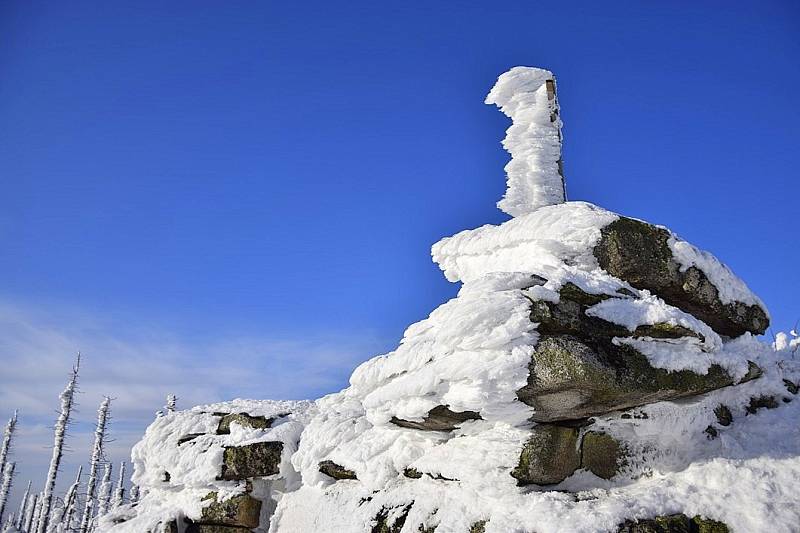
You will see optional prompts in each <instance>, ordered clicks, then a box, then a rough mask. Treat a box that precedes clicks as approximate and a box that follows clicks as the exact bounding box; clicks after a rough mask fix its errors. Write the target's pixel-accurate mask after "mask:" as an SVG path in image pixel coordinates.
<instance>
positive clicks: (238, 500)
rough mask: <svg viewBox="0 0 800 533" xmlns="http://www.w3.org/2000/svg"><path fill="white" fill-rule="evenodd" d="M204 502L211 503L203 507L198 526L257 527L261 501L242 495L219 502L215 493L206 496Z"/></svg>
mask: <svg viewBox="0 0 800 533" xmlns="http://www.w3.org/2000/svg"><path fill="white" fill-rule="evenodd" d="M203 500H204V501H207V500H210V501H211V503H210V504H208V505H206V506H205V507H203V514H202V516H201V517H200V520H198V521H197V522H196V523H197V524H200V525H215V526H236V527H243V528H249V529H253V528H256V527H258V521H259V516H260V514H261V501H260V500H257V499H255V498H253V497H252V496H251V495H250V494H248V493H244V494H240V495H238V496H234V497H232V498H228V499H227V500H222V501H220V500H219V499H218V495H217V493H216V492H212V493H210V494H208V496H206V497H205V498H204V499H203Z"/></svg>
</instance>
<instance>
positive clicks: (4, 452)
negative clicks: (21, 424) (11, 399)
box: [0, 411, 17, 472]
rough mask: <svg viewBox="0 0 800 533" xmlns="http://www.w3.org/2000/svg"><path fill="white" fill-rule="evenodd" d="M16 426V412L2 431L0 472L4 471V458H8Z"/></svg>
mask: <svg viewBox="0 0 800 533" xmlns="http://www.w3.org/2000/svg"><path fill="white" fill-rule="evenodd" d="M16 427H17V412H16V411H14V414H13V415H12V416H11V418H9V419H8V424H6V429H5V431H4V432H3V443H2V444H0V472H5V469H6V459H7V458H8V451H9V450H10V449H11V436H12V435H13V434H14V428H16Z"/></svg>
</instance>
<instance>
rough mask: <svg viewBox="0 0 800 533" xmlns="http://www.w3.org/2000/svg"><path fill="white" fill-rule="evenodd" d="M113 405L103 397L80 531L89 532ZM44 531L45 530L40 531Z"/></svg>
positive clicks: (98, 411)
mask: <svg viewBox="0 0 800 533" xmlns="http://www.w3.org/2000/svg"><path fill="white" fill-rule="evenodd" d="M110 407H111V398H109V397H108V396H106V397H104V398H103V401H102V402H101V403H100V408H99V409H98V410H97V427H95V430H94V447H93V448H92V460H91V463H90V464H89V479H88V480H87V481H86V504H85V505H84V507H83V516H82V517H81V525H80V527H79V528H78V531H79V532H80V533H87V531H89V525H90V523H91V520H92V510H93V509H94V504H95V486H96V485H97V467H98V466H99V465H100V461H102V460H103V444H104V443H105V435H106V422H107V421H108V411H109V409H110ZM39 533H44V531H39Z"/></svg>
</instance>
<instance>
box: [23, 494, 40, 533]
mask: <svg viewBox="0 0 800 533" xmlns="http://www.w3.org/2000/svg"><path fill="white" fill-rule="evenodd" d="M29 498H30V501H28V511H27V513H26V514H25V524H23V525H24V526H25V527H24V528H23V530H24V531H25V533H28V532H29V531H31V528H32V527H33V522H34V520H35V518H36V509H37V508H38V507H39V495H38V494H34V495H33V496H29Z"/></svg>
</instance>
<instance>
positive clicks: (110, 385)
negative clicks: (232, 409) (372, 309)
mask: <svg viewBox="0 0 800 533" xmlns="http://www.w3.org/2000/svg"><path fill="white" fill-rule="evenodd" d="M383 348H385V345H384V344H382V343H381V342H380V340H379V339H378V338H377V337H376V336H375V335H372V334H369V333H361V334H350V335H316V336H315V335H308V336H306V337H305V338H303V339H291V338H282V339H278V338H266V337H259V336H257V335H250V336H237V337H231V336H223V337H221V338H219V339H218V340H215V341H212V342H205V341H200V340H185V339H184V340H181V339H178V338H176V337H175V335H174V334H171V333H169V332H166V331H163V329H161V328H159V327H156V326H148V325H144V326H143V325H142V324H129V323H120V322H115V321H114V320H112V319H109V318H105V317H97V316H93V315H91V314H87V313H82V312H77V311H75V310H66V311H65V310H59V311H52V310H48V311H42V310H37V309H32V308H27V307H24V306H20V305H14V304H11V303H8V302H0V417H1V418H0V422H3V423H4V421H5V420H6V419H7V418H8V417H9V416H11V413H12V412H13V411H14V409H19V412H20V420H19V425H18V432H17V433H16V434H15V435H16V439H15V445H14V449H13V460H15V461H17V475H16V476H15V477H16V483H15V487H16V490H15V491H14V492H15V495H14V498H13V502H12V504H13V505H16V504H17V502H18V498H19V497H20V493H21V492H22V491H23V490H24V486H25V485H26V484H27V480H28V479H29V478H30V479H33V480H34V489H35V490H37V486H39V488H40V486H41V483H42V482H43V481H44V476H45V472H46V469H47V464H48V462H49V457H50V453H51V452H50V448H49V446H50V445H51V444H52V430H51V429H50V428H51V425H52V423H53V421H54V419H55V416H56V415H55V409H56V408H57V406H58V394H59V393H60V392H61V390H62V389H63V388H64V385H65V383H66V380H67V377H68V373H69V370H70V368H71V365H72V363H73V361H74V358H75V354H76V353H77V352H78V351H80V352H81V353H82V361H81V372H80V381H79V386H80V391H81V394H80V395H79V396H78V409H77V412H76V413H75V416H74V423H73V426H72V430H71V431H70V434H69V438H68V442H67V444H68V446H69V448H70V452H69V453H68V454H67V455H66V457H65V461H64V465H63V469H62V473H61V475H60V478H59V487H60V488H61V490H63V489H64V488H65V485H66V484H67V483H68V482H69V481H70V480H71V479H72V478H73V477H74V470H75V469H76V468H77V465H78V464H81V463H84V462H86V461H88V456H89V453H90V447H91V439H92V435H91V432H92V430H93V429H94V425H93V424H94V419H95V411H96V409H97V405H98V404H99V403H100V401H101V400H102V397H103V395H109V396H111V397H112V398H114V400H113V402H112V408H111V411H112V417H113V418H112V423H111V426H110V437H111V438H112V439H113V440H112V441H111V442H110V443H109V446H108V451H107V455H108V458H109V460H112V461H115V462H119V461H121V460H124V459H126V458H127V457H128V456H129V453H130V447H131V446H132V445H133V444H134V443H135V442H136V441H137V440H138V439H139V437H140V436H141V434H142V432H143V431H144V429H145V428H146V427H147V425H148V424H149V423H150V421H152V419H153V416H154V413H155V411H156V410H158V409H160V408H161V406H162V405H163V404H164V400H165V396H166V395H167V394H169V393H174V394H176V395H177V396H178V398H179V408H181V407H182V408H188V407H191V406H193V405H197V404H202V403H210V402H215V401H221V400H225V399H231V398H235V397H249V398H276V399H277V398H287V399H299V398H314V397H317V396H319V395H321V394H325V393H328V392H333V391H335V390H339V389H340V388H341V387H343V386H345V385H346V384H347V377H348V376H349V375H350V372H351V371H352V369H353V368H354V367H355V366H356V365H357V364H358V363H360V362H361V361H363V360H365V359H367V358H369V357H371V356H372V355H375V354H376V353H378V352H379V351H380V350H381V349H383ZM13 508H14V507H12V509H13Z"/></svg>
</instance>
